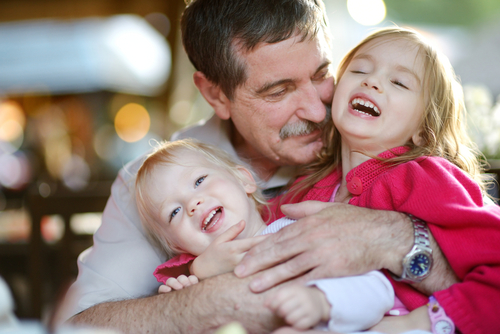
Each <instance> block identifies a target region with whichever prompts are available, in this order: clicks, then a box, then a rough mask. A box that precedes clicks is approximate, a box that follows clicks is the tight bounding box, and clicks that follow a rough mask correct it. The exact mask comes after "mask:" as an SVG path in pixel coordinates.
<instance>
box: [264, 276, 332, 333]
mask: <svg viewBox="0 0 500 334" xmlns="http://www.w3.org/2000/svg"><path fill="white" fill-rule="evenodd" d="M265 305H266V306H267V307H269V308H270V309H271V310H272V311H273V312H274V313H275V314H277V315H278V316H280V317H281V318H283V319H284V320H285V321H286V322H287V323H288V324H290V325H292V326H293V327H294V328H297V329H303V330H304V329H309V328H311V327H313V326H316V325H317V324H318V323H320V322H321V321H325V322H326V321H328V320H329V319H330V309H331V306H330V304H329V303H328V300H327V299H326V296H325V294H324V293H323V292H322V291H321V290H319V289H318V288H316V287H314V286H303V285H297V284H289V285H286V286H283V287H281V288H279V289H278V291H276V292H275V293H273V294H271V295H270V296H269V297H267V299H266V302H265Z"/></svg>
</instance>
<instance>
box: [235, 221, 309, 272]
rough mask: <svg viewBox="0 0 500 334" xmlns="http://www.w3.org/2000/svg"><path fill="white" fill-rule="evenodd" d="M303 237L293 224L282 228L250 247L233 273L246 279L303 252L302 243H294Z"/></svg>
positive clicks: (297, 226)
mask: <svg viewBox="0 0 500 334" xmlns="http://www.w3.org/2000/svg"><path fill="white" fill-rule="evenodd" d="M301 236H303V232H302V228H301V227H300V226H299V224H297V223H295V224H292V225H289V226H286V227H284V228H283V229H281V230H280V231H278V232H277V233H275V234H272V235H270V236H269V237H268V238H266V239H265V240H263V241H262V242H260V243H258V244H257V245H255V246H254V247H252V248H251V249H250V250H249V251H248V252H247V254H245V256H244V257H243V260H242V261H241V262H240V263H239V264H238V266H236V268H235V270H234V273H235V274H236V276H238V277H246V276H250V275H252V274H255V273H256V272H258V271H261V270H264V269H268V268H270V267H273V266H275V265H277V264H278V263H281V262H283V261H285V260H287V259H289V258H292V257H294V256H296V255H297V254H299V253H300V252H302V251H304V247H306V245H305V243H304V242H296V241H294V240H295V239H296V238H299V237H301Z"/></svg>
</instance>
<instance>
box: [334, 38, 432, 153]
mask: <svg viewBox="0 0 500 334" xmlns="http://www.w3.org/2000/svg"><path fill="white" fill-rule="evenodd" d="M422 58H423V57H422V55H421V54H420V53H419V51H418V47H417V46H416V45H415V44H413V43H411V42H409V41H407V40H404V39H396V38H390V37H388V38H377V39H375V40H373V41H370V42H369V43H367V44H366V45H364V46H362V47H361V48H360V49H359V50H358V51H357V52H356V54H355V55H354V57H353V59H352V60H351V62H350V63H349V65H348V66H347V68H346V71H345V73H344V75H343V76H342V78H341V79H340V81H339V83H338V85H337V88H336V90H335V96H334V98H333V104H332V117H333V121H334V123H335V126H336V127H337V129H339V131H340V133H341V135H342V141H343V143H344V142H345V143H347V145H349V148H350V149H359V150H362V151H366V152H367V153H371V154H374V155H376V154H379V153H381V152H383V151H385V150H387V149H390V148H393V147H397V146H402V145H405V144H407V143H408V142H409V141H410V140H413V141H414V143H415V144H417V145H418V144H419V141H420V137H419V133H420V122H421V119H422V117H423V112H424V108H425V105H424V95H423V93H422V92H423V79H424V62H423V59H422Z"/></svg>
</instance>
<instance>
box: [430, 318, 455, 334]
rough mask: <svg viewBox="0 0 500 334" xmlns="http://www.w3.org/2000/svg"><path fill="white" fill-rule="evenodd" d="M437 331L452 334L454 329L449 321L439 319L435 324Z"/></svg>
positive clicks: (442, 333) (438, 333) (441, 333)
mask: <svg viewBox="0 0 500 334" xmlns="http://www.w3.org/2000/svg"><path fill="white" fill-rule="evenodd" d="M434 329H435V333H437V334H450V333H451V331H452V326H451V324H450V323H449V322H448V321H445V320H439V321H438V322H436V324H435V325H434Z"/></svg>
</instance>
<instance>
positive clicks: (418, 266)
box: [410, 254, 430, 276]
mask: <svg viewBox="0 0 500 334" xmlns="http://www.w3.org/2000/svg"><path fill="white" fill-rule="evenodd" d="M429 264H430V261H429V257H428V256H427V255H425V254H417V255H416V256H415V257H414V258H413V259H412V260H411V262H410V272H411V273H412V274H413V275H415V276H422V275H424V274H425V273H427V271H428V270H429Z"/></svg>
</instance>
